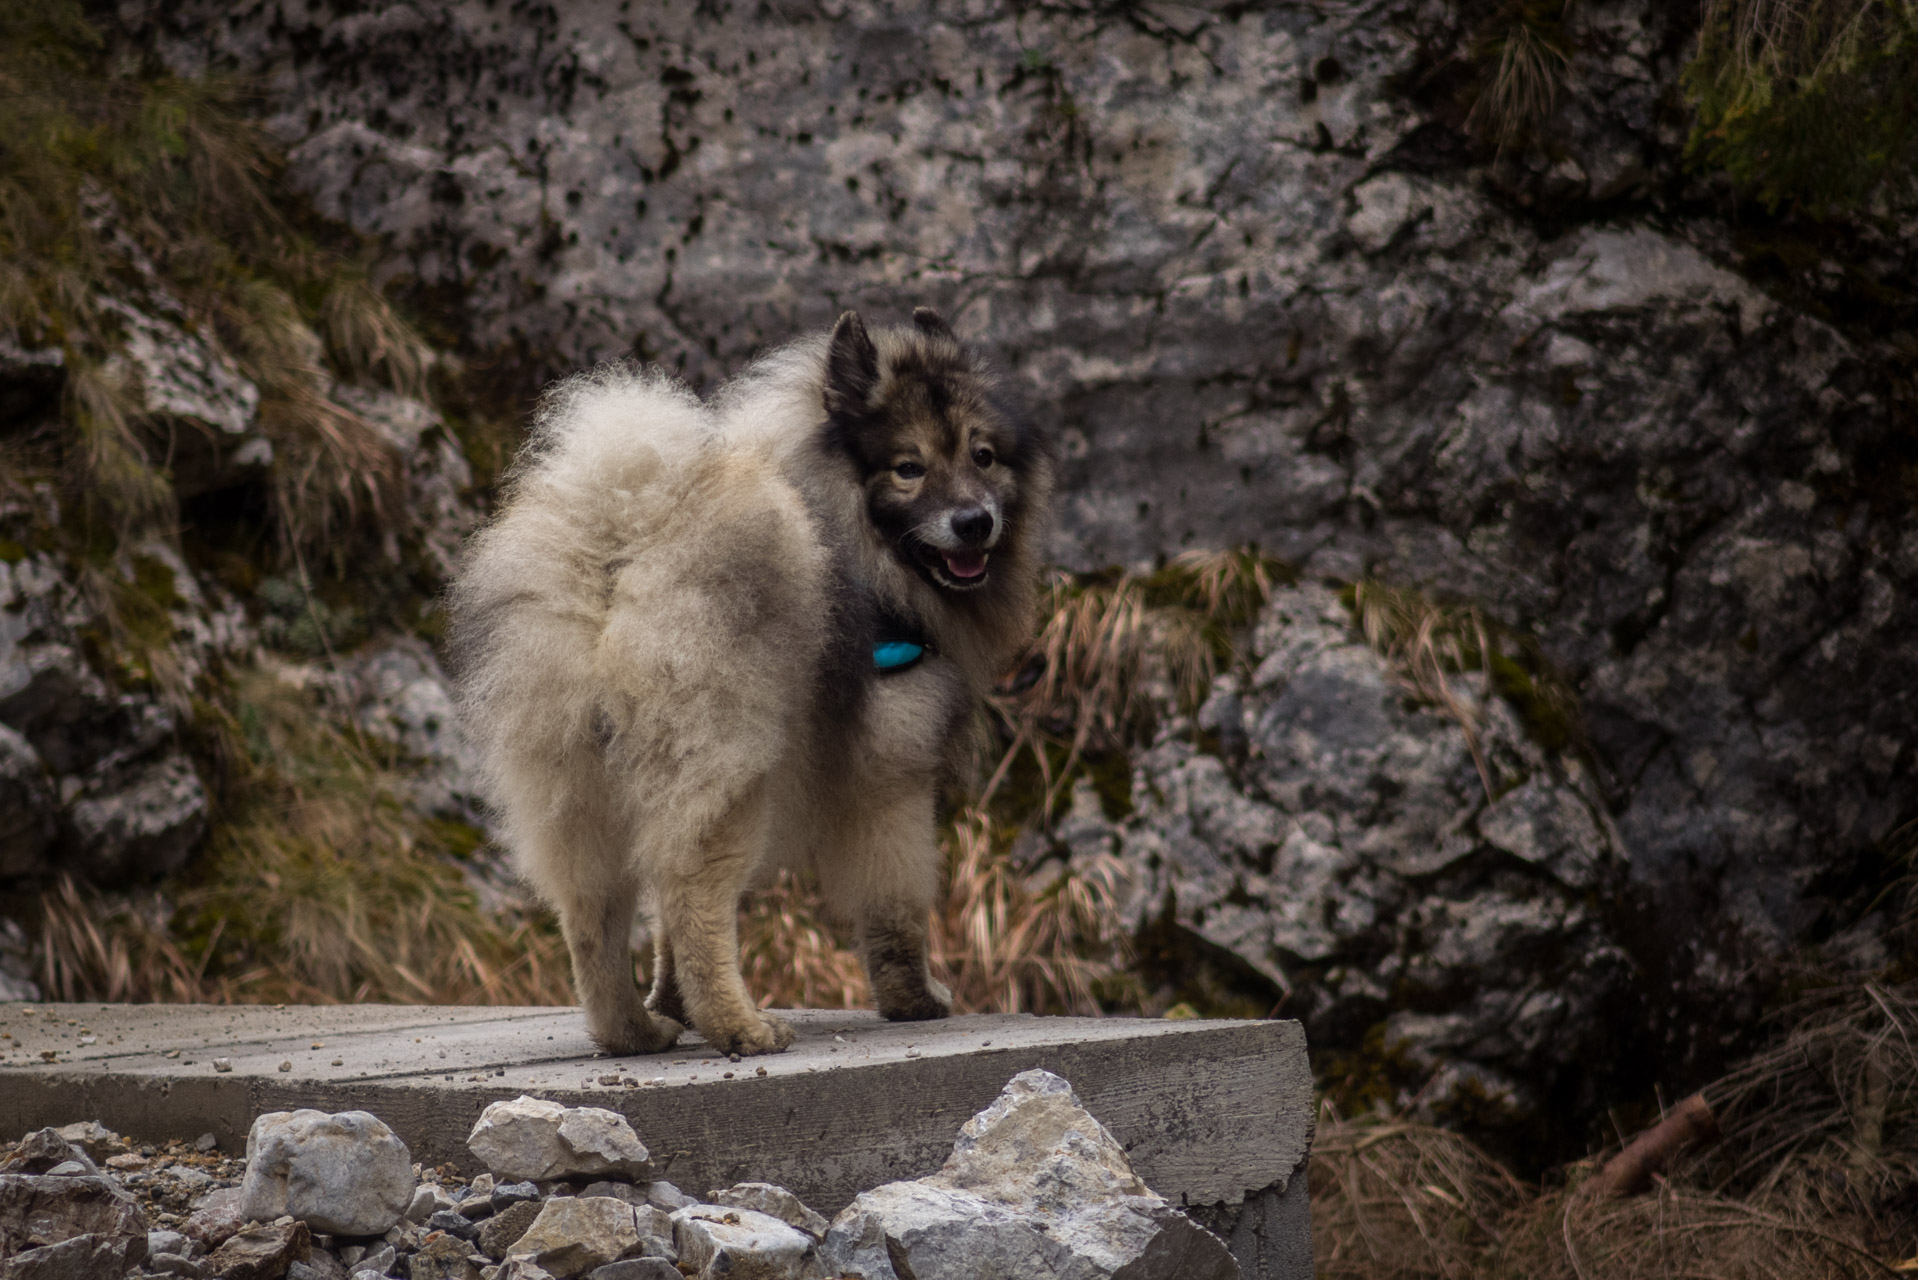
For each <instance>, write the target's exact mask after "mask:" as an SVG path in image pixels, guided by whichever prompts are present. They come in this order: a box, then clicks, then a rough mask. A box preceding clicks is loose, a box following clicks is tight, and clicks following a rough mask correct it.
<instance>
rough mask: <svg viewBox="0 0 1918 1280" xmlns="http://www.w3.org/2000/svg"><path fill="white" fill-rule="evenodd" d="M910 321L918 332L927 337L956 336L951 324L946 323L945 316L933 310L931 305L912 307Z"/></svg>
mask: <svg viewBox="0 0 1918 1280" xmlns="http://www.w3.org/2000/svg"><path fill="white" fill-rule="evenodd" d="M912 322H913V324H914V325H915V326H916V327H917V328H918V330H919V332H921V333H923V334H925V335H926V336H927V337H928V338H954V337H956V335H955V334H954V333H953V331H952V326H951V325H949V324H947V323H946V318H945V317H944V316H942V315H940V314H939V313H938V312H937V311H934V310H933V309H932V308H931V307H914V308H913V309H912Z"/></svg>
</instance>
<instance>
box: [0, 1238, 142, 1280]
mask: <svg viewBox="0 0 1918 1280" xmlns="http://www.w3.org/2000/svg"><path fill="white" fill-rule="evenodd" d="M142 1252H144V1251H143V1250H141V1249H138V1248H136V1247H135V1246H134V1245H133V1243H132V1242H131V1241H130V1240H129V1239H127V1238H126V1237H124V1236H110V1235H99V1234H94V1233H89V1234H86V1235H78V1236H69V1237H68V1238H67V1239H65V1240H62V1241H60V1242H59V1243H58V1244H46V1245H39V1246H36V1247H34V1248H31V1249H22V1250H21V1251H20V1252H18V1253H16V1254H13V1255H11V1256H9V1257H6V1258H5V1259H4V1260H0V1280H100V1278H102V1277H107V1276H116V1277H117V1276H121V1275H124V1274H126V1271H127V1269H128V1268H129V1267H133V1266H137V1265H139V1262H140V1254H141V1253H142Z"/></svg>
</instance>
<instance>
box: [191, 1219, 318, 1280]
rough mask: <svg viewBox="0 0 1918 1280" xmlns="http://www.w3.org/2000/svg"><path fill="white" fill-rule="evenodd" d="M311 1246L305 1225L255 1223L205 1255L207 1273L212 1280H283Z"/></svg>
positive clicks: (296, 1223)
mask: <svg viewBox="0 0 1918 1280" xmlns="http://www.w3.org/2000/svg"><path fill="white" fill-rule="evenodd" d="M311 1245H312V1236H311V1234H310V1233H309V1232H308V1231H307V1229H306V1224H305V1223H304V1222H297V1221H296V1222H286V1223H272V1224H269V1225H261V1224H259V1223H255V1224H254V1225H252V1226H250V1227H247V1228H246V1229H245V1230H244V1231H240V1232H237V1233H235V1234H234V1235H231V1236H229V1237H227V1240H226V1243H225V1244H222V1245H221V1246H220V1247H219V1248H217V1249H215V1250H214V1251H213V1252H212V1253H210V1254H208V1255H207V1258H206V1274H207V1275H208V1276H210V1277H214V1280H282V1278H283V1277H284V1276H285V1275H286V1273H287V1269H288V1268H289V1267H291V1266H292V1264H293V1263H294V1262H296V1261H298V1260H300V1259H302V1258H305V1257H306V1256H307V1252H308V1250H309V1249H310V1248H311Z"/></svg>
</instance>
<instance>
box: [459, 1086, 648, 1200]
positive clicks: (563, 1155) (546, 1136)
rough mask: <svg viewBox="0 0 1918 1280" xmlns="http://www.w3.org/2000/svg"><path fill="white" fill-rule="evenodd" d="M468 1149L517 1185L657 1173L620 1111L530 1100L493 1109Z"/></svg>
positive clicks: (484, 1115)
mask: <svg viewBox="0 0 1918 1280" xmlns="http://www.w3.org/2000/svg"><path fill="white" fill-rule="evenodd" d="M466 1146H467V1149H468V1150H470V1151H472V1153H473V1154H474V1155H475V1156H477V1157H478V1158H479V1160H480V1161H481V1163H483V1164H484V1165H485V1166H486V1167H487V1168H488V1169H490V1170H492V1171H493V1173H494V1174H495V1175H497V1176H498V1177H499V1178H501V1179H505V1180H510V1181H514V1182H520V1181H534V1182H545V1181H548V1180H551V1179H554V1178H589V1177H602V1176H605V1175H608V1174H610V1175H613V1176H616V1177H627V1178H643V1177H645V1176H646V1174H647V1173H648V1172H650V1171H651V1169H652V1165H651V1162H650V1159H649V1157H648V1154H647V1151H646V1147H645V1144H644V1143H642V1142H640V1140H639V1136H638V1135H637V1134H635V1133H634V1132H633V1127H632V1125H630V1124H628V1123H627V1122H626V1117H624V1116H622V1115H620V1114H619V1113H618V1112H616V1111H607V1110H604V1109H603V1108H600V1107H563V1106H561V1105H560V1104H559V1103H557V1102H549V1101H546V1100H544V1099H540V1098H530V1097H526V1096H524V1095H522V1096H521V1097H519V1098H518V1099H516V1100H514V1101H512V1102H495V1103H493V1104H492V1105H491V1106H489V1107H487V1108H486V1110H485V1111H483V1112H482V1113H481V1114H480V1118H479V1122H478V1123H477V1124H475V1125H474V1126H473V1132H472V1133H471V1134H470V1135H469V1136H468V1137H467V1139H466Z"/></svg>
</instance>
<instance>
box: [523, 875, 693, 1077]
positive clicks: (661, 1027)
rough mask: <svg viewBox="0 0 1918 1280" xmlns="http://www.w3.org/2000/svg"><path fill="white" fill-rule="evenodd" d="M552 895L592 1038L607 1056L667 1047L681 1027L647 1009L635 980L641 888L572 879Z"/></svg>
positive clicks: (622, 880)
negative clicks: (636, 912) (634, 941)
mask: <svg viewBox="0 0 1918 1280" xmlns="http://www.w3.org/2000/svg"><path fill="white" fill-rule="evenodd" d="M553 896H554V898H555V903H554V905H555V906H557V907H558V908H559V924H560V929H561V930H562V931H563V932H564V933H565V935H566V946H567V948H568V949H569V950H570V951H571V952H572V954H573V990H574V992H575V993H576V994H577V995H578V996H579V1002H580V1004H581V1005H582V1006H584V1008H585V1011H586V1029H587V1030H588V1031H589V1032H590V1033H591V1034H592V1037H593V1040H594V1041H595V1042H596V1043H598V1045H599V1046H600V1047H601V1048H602V1049H604V1050H606V1052H608V1053H611V1054H624V1053H658V1052H659V1051H660V1050H662V1049H669V1048H671V1047H672V1045H673V1042H674V1041H676V1040H678V1039H679V1033H680V1032H681V1031H682V1030H684V1028H683V1027H682V1026H681V1025H680V1024H679V1022H678V1021H677V1020H675V1019H673V1018H671V1017H667V1016H665V1015H664V1014H655V1013H649V1012H648V1011H647V1009H646V1006H645V1005H644V1004H643V1003H641V1002H640V998H639V987H638V985H637V984H636V983H635V982H634V981H633V950H632V930H633V913H634V910H635V909H636V908H637V907H638V905H639V887H638V886H637V885H636V884H634V883H633V882H632V880H631V878H630V877H626V876H620V877H617V878H615V879H612V880H611V881H599V882H595V883H584V882H582V881H579V880H572V881H570V882H569V883H568V884H566V885H565V886H563V887H561V889H560V891H559V892H557V893H555V894H554V895H553Z"/></svg>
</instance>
